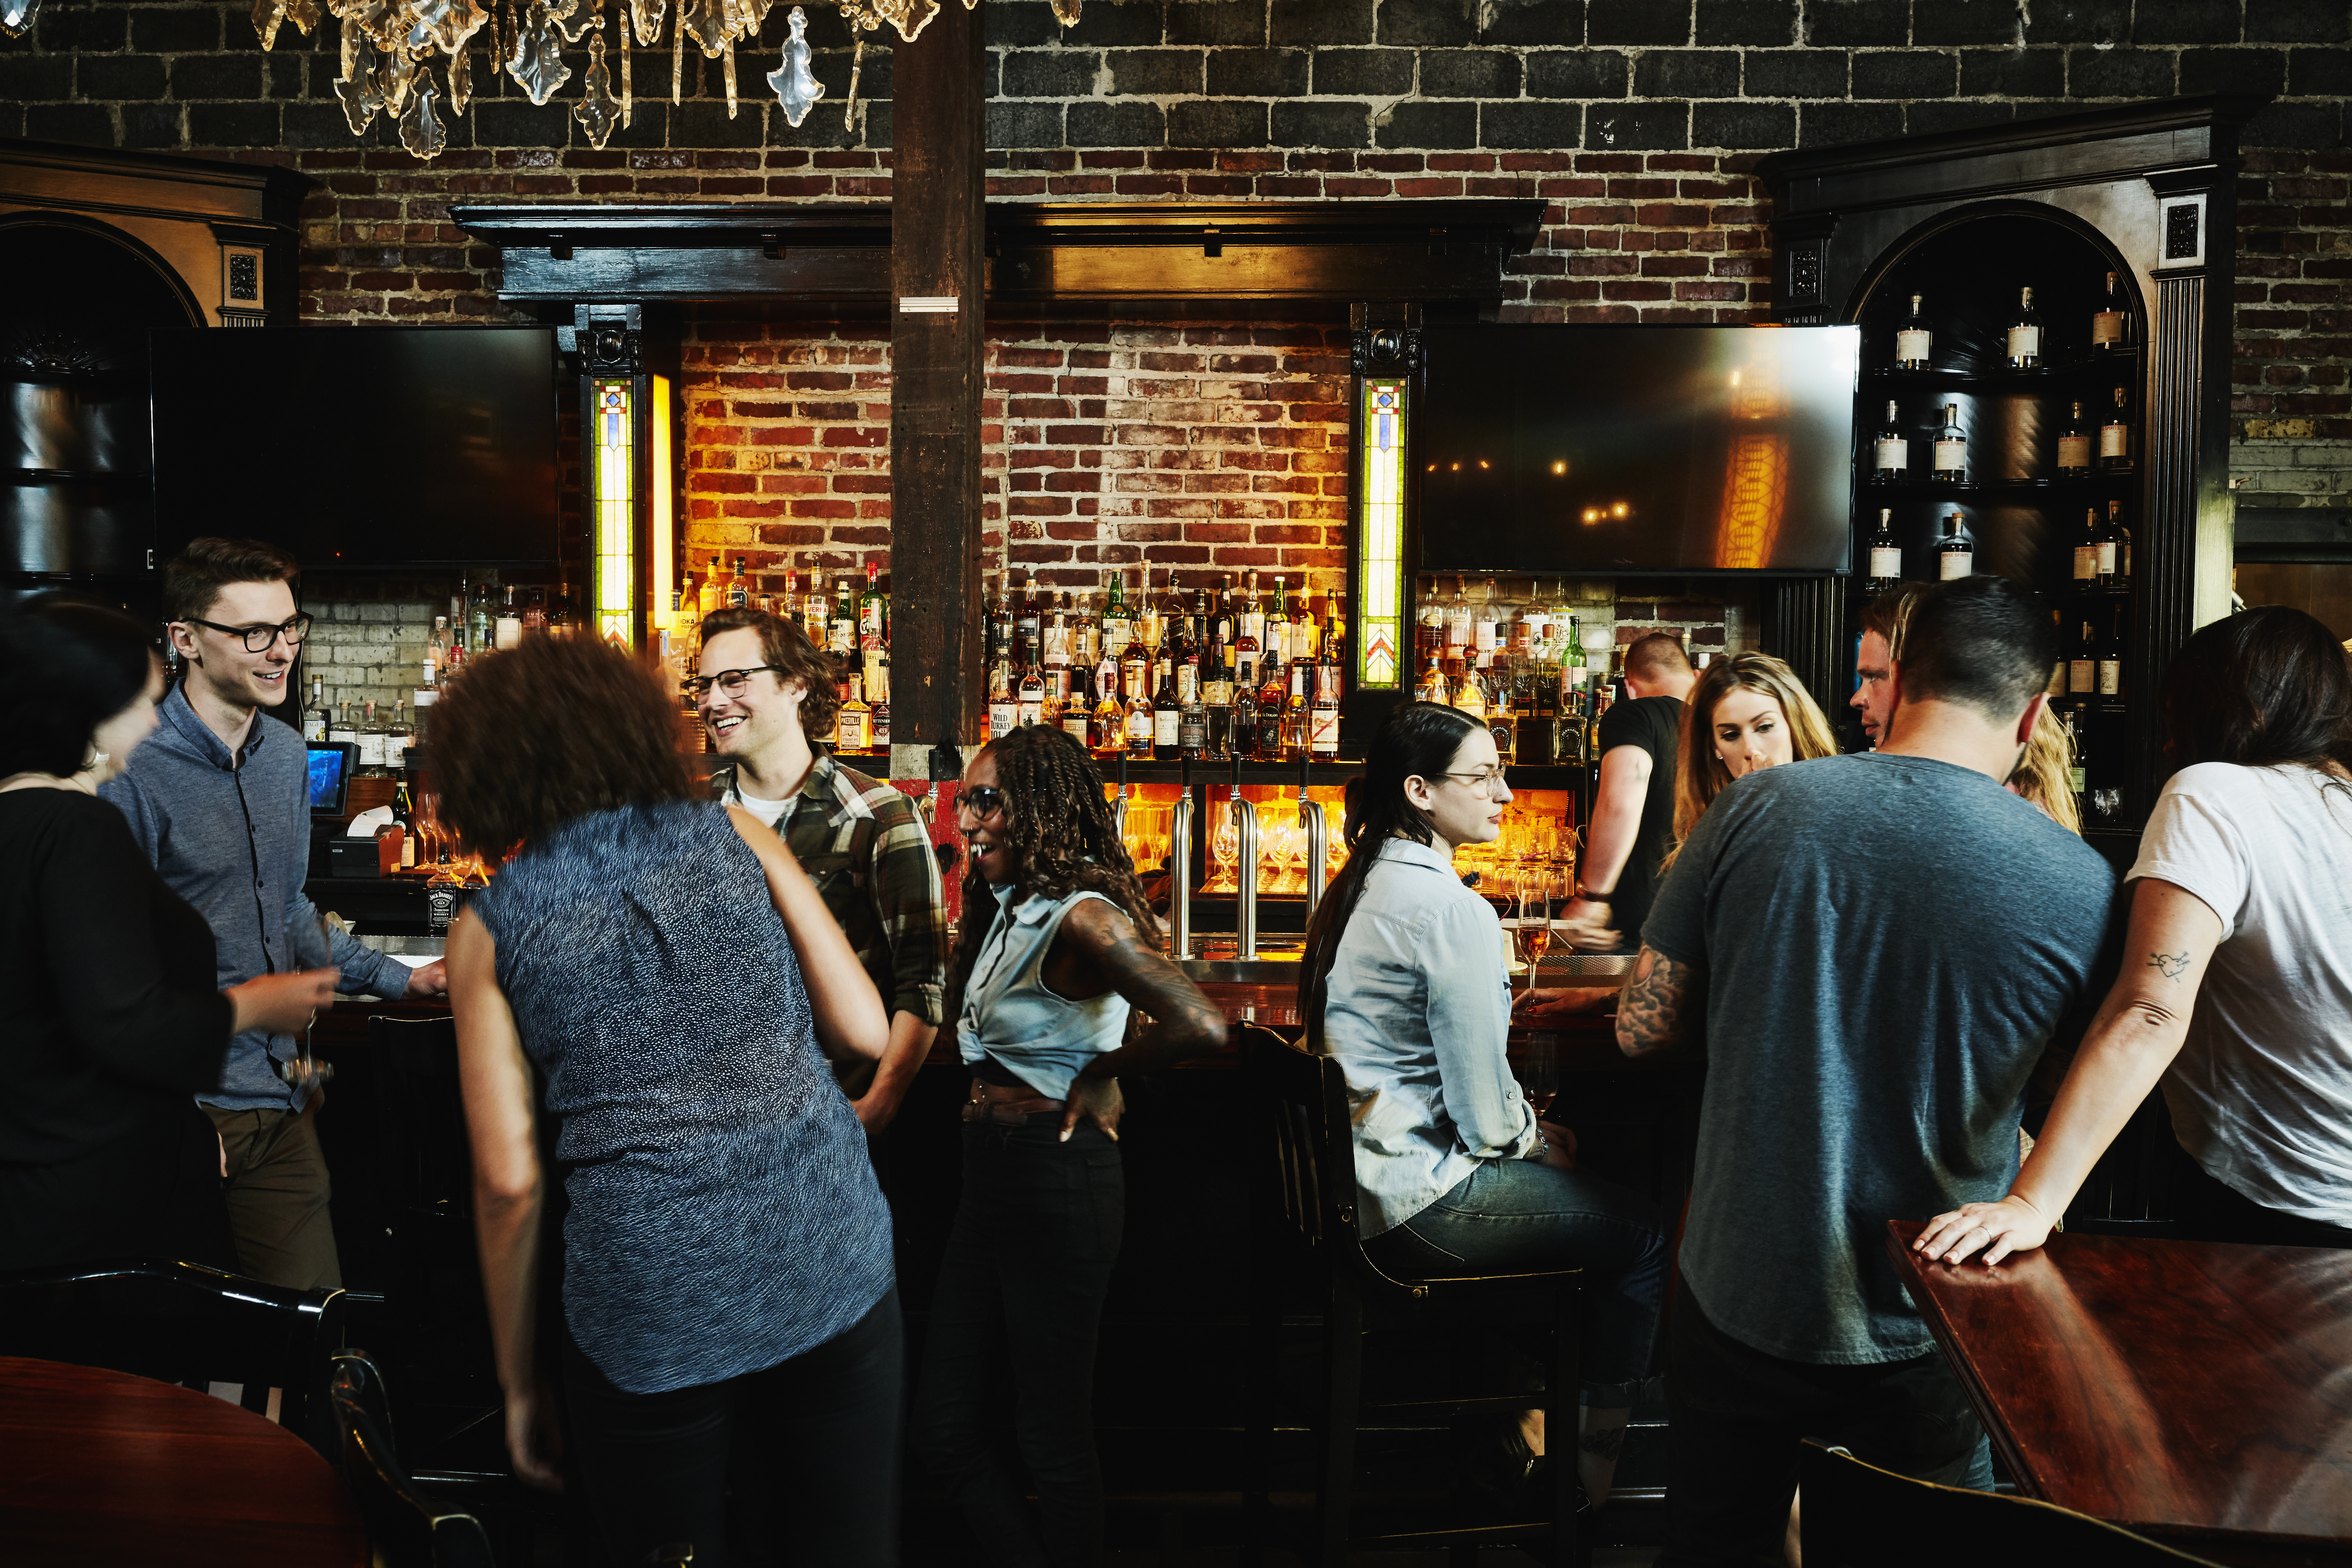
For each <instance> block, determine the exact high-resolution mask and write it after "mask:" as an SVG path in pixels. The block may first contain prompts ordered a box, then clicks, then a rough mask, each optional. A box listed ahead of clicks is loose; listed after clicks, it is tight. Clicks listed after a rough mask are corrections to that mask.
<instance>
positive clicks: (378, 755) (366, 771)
mask: <svg viewBox="0 0 2352 1568" xmlns="http://www.w3.org/2000/svg"><path fill="white" fill-rule="evenodd" d="M360 776H361V777H362V778H368V779H372V778H380V777H382V776H383V725H382V724H379V723H377V722H376V717H375V699H374V698H373V697H371V698H369V699H368V700H367V702H366V704H365V707H364V710H363V711H362V717H361V719H360Z"/></svg>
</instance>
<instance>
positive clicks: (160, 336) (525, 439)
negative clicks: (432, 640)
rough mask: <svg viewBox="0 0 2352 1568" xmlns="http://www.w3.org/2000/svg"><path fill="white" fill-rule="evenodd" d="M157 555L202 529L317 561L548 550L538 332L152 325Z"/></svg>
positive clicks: (550, 425) (547, 421)
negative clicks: (168, 328) (169, 328)
mask: <svg viewBox="0 0 2352 1568" xmlns="http://www.w3.org/2000/svg"><path fill="white" fill-rule="evenodd" d="M152 341H153V361H152V363H153V367H154V399H155V518H156V544H157V550H156V556H157V559H158V560H159V561H161V560H163V559H166V558H168V557H169V556H170V555H171V554H172V553H173V552H174V551H176V550H177V549H178V548H179V547H180V546H181V545H182V544H184V543H185V542H187V541H188V540H190V539H193V538H195V537H197V536H198V535H201V534H206V533H222V534H229V535H232V536H237V537H252V538H261V539H267V540H269V541H271V542H274V543H277V544H280V545H283V546H284V547H285V548H287V549H289V550H290V551H292V552H294V555H295V557H296V559H298V560H299V561H300V562H301V563H302V564H303V565H305V566H308V567H362V566H373V567H387V566H398V567H413V566H418V565H432V564H436V563H459V562H473V563H490V562H517V563H537V562H547V561H552V560H553V559H554V558H555V339H554V333H553V332H552V331H549V330H548V329H545V328H483V327H297V328H282V329H264V330H259V331H253V330H228V331H224V330H221V329H217V328H215V329H212V330H208V331H175V332H157V333H155V334H154V337H153V340H152Z"/></svg>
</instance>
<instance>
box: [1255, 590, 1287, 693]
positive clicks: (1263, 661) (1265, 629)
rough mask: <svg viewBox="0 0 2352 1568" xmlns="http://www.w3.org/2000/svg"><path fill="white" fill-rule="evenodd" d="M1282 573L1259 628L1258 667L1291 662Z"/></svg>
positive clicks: (1267, 599) (1269, 598) (1267, 603)
mask: <svg viewBox="0 0 2352 1568" xmlns="http://www.w3.org/2000/svg"><path fill="white" fill-rule="evenodd" d="M1282 584H1283V579H1282V577H1281V576H1280V574H1276V577H1275V579H1274V592H1273V594H1271V595H1268V596H1267V598H1266V601H1265V609H1264V611H1263V615H1262V618H1261V620H1260V621H1259V624H1258V628H1257V651H1258V668H1260V669H1264V668H1266V667H1267V666H1268V665H1282V664H1288V663H1289V662H1290V654H1289V651H1288V641H1287V639H1288V638H1289V636H1290V618H1289V616H1286V615H1285V614H1284V613H1283V607H1282ZM1261 706H1262V705H1261Z"/></svg>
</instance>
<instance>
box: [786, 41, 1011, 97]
mask: <svg viewBox="0 0 2352 1568" xmlns="http://www.w3.org/2000/svg"><path fill="white" fill-rule="evenodd" d="M766 74H767V73H766V72H764V71H763V72H761V75H763V76H764V75H766ZM1003 78H1004V56H1003V54H1002V53H1001V52H1000V51H998V50H995V49H991V50H989V51H988V53H987V54H986V56H984V57H983V58H982V62H981V68H980V87H981V93H980V96H981V99H982V101H983V102H985V101H986V100H989V99H992V98H998V97H1002V96H1003V94H1002V93H1001V92H1000V91H999V90H998V89H999V88H1000V86H1001V85H1002V84H1003Z"/></svg>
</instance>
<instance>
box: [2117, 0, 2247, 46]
mask: <svg viewBox="0 0 2352 1568" xmlns="http://www.w3.org/2000/svg"><path fill="white" fill-rule="evenodd" d="M2238 29H2239V16H2238V7H2237V6H2236V5H2232V4H2231V0H2135V4H2134V5H2133V7H2132V42H2134V43H2136V44H2234V43H2236V42H2237V41H2238Z"/></svg>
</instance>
